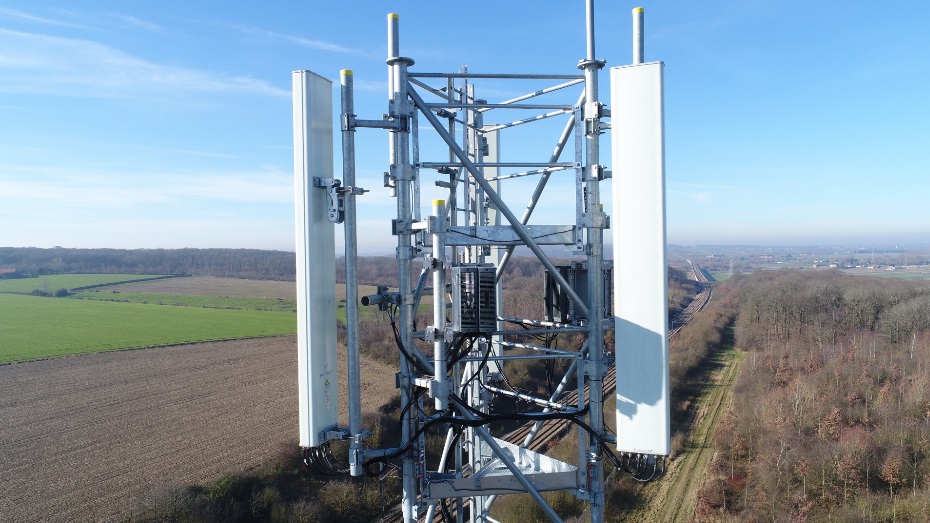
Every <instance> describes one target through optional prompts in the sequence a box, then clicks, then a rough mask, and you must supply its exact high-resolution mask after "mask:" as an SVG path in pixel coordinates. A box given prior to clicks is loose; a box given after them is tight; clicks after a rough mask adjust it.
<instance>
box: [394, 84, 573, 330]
mask: <svg viewBox="0 0 930 523" xmlns="http://www.w3.org/2000/svg"><path fill="white" fill-rule="evenodd" d="M407 94H408V95H409V96H410V98H411V99H412V100H413V103H414V104H416V106H417V108H419V109H420V112H421V113H423V116H425V117H426V119H427V120H428V121H429V123H430V124H431V125H432V126H433V128H434V129H436V132H437V133H439V136H440V137H441V138H442V139H443V141H445V142H446V145H448V146H449V148H450V149H451V150H452V151H453V152H454V153H455V155H456V156H458V158H459V160H461V161H462V163H463V164H464V166H465V168H466V169H468V172H470V173H471V175H472V178H474V180H475V182H477V183H478V185H480V186H481V188H482V189H484V192H485V194H487V196H488V198H490V199H491V201H492V202H494V205H496V206H497V209H498V210H499V211H500V212H501V214H503V215H504V217H505V218H507V221H508V222H510V225H512V226H513V230H514V232H516V234H517V236H519V237H520V239H521V240H523V242H524V243H525V244H526V246H527V247H529V249H530V250H531V251H533V254H535V255H536V257H537V258H538V259H539V261H540V263H542V264H543V266H545V267H546V268H547V269H549V272H550V274H551V275H552V277H553V279H555V280H556V282H557V283H558V284H559V285H561V286H562V288H563V289H565V291H566V293H567V294H568V297H569V298H570V299H571V300H572V301H573V302H575V306H576V307H578V309H579V310H580V311H581V312H582V313H584V314H585V316H587V315H588V306H587V305H586V304H585V303H584V301H582V299H581V298H580V297H579V296H578V294H577V293H576V292H575V290H574V289H572V288H571V286H570V285H568V282H567V281H565V278H563V277H562V275H561V274H559V271H558V270H557V269H556V268H555V265H553V264H552V261H551V260H549V257H548V256H546V254H545V253H544V252H543V251H542V249H540V248H539V245H537V244H536V242H535V241H534V240H533V238H532V237H530V235H529V233H528V232H526V228H525V227H523V224H522V223H520V221H519V220H517V217H516V216H514V215H513V213H512V212H511V211H510V209H509V208H508V207H507V205H506V204H505V203H504V201H503V200H501V198H500V196H498V194H497V192H495V191H494V189H493V188H492V187H491V184H490V183H488V181H487V180H485V179H484V176H482V175H481V172H480V171H479V170H478V168H477V167H475V165H474V164H473V163H472V162H471V160H469V159H468V155H467V154H465V152H464V151H462V148H461V147H459V146H458V144H457V143H455V139H454V138H452V137H451V136H449V133H447V132H446V130H445V128H443V126H442V124H441V123H440V122H439V119H438V118H436V115H435V114H433V112H432V111H430V110H429V107H427V105H426V103H425V102H423V99H422V98H420V95H419V94H417V92H416V89H414V88H413V86H412V85H407Z"/></svg>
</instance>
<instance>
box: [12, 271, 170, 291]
mask: <svg viewBox="0 0 930 523" xmlns="http://www.w3.org/2000/svg"><path fill="white" fill-rule="evenodd" d="M163 277H164V276H158V275H148V274H52V275H49V276H39V277H36V278H18V279H11V280H0V292H11V293H15V294H31V293H32V291H34V290H36V289H38V290H41V291H43V292H48V293H53V292H55V291H56V290H58V289H76V288H78V287H88V286H90V285H103V284H109V283H119V282H125V281H136V280H146V279H152V278H163Z"/></svg>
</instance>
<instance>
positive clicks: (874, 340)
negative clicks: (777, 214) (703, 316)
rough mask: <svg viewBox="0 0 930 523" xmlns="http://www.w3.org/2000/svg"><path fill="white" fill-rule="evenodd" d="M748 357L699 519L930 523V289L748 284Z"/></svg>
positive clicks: (773, 278)
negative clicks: (903, 522) (915, 522)
mask: <svg viewBox="0 0 930 523" xmlns="http://www.w3.org/2000/svg"><path fill="white" fill-rule="evenodd" d="M741 280H742V281H740V282H739V283H740V285H741V293H740V306H739V315H738V318H737V321H736V342H737V346H738V347H739V348H741V349H743V350H745V351H747V354H746V356H745V358H744V360H743V362H742V364H741V371H740V376H739V378H738V380H737V383H736V385H735V390H734V394H733V398H734V399H733V408H732V411H731V413H730V414H729V417H728V418H727V419H726V420H725V421H724V423H722V424H721V425H720V426H719V428H718V431H717V434H716V439H715V446H716V457H715V460H714V463H713V465H712V473H711V476H710V478H709V479H708V480H707V481H706V482H705V484H704V486H703V488H702V490H701V492H700V494H699V506H698V517H700V518H703V519H711V518H719V519H722V520H725V521H737V520H740V521H763V520H764V521H786V522H787V521H808V520H816V521H823V520H828V519H833V520H836V521H927V520H930V460H928V458H930V391H928V386H930V321H928V315H930V286H928V285H926V284H921V283H915V282H905V281H891V280H879V279H872V278H863V277H852V276H844V275H841V274H839V273H823V272H813V273H812V272H811V271H778V272H774V273H772V272H766V273H757V274H754V275H752V276H750V277H746V278H744V279H741Z"/></svg>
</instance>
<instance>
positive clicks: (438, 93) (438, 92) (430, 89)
mask: <svg viewBox="0 0 930 523" xmlns="http://www.w3.org/2000/svg"><path fill="white" fill-rule="evenodd" d="M407 77H408V79H409V80H410V83H412V84H415V85H419V86H420V87H422V88H423V89H424V90H426V91H428V92H430V93H432V94H434V95H436V96H438V97H440V98H442V99H443V100H445V99H446V93H444V92H442V91H441V90H439V89H436V88H435V87H432V86H430V85H428V84H426V83H425V82H421V81H419V80H417V79H415V78H410V75H409V74H408V75H407Z"/></svg>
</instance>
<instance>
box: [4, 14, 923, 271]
mask: <svg viewBox="0 0 930 523" xmlns="http://www.w3.org/2000/svg"><path fill="white" fill-rule="evenodd" d="M460 5H462V4H460V3H451V2H450V3H433V2H431V3H426V2H404V1H401V2H393V3H387V2H375V1H363V2H353V1H346V2H288V1H281V2H273V3H263V4H262V5H259V3H257V2H220V1H204V2H179V1H175V0H166V1H162V2H157V3H156V2H141V1H131V2H114V1H93V0H85V1H82V2H71V1H54V0H52V1H43V2H34V1H18V0H8V1H7V2H4V5H3V6H2V7H0V224H2V227H0V245H3V246H37V247H50V246H54V245H61V246H65V247H117V248H158V247H165V248H175V247H236V248H262V249H281V250H293V249H294V240H293V189H292V187H293V151H292V136H291V132H292V123H291V97H290V96H291V95H290V85H291V71H293V70H297V69H310V70H313V71H315V72H317V73H319V74H321V75H323V76H326V77H328V78H330V79H332V80H334V82H335V83H338V75H339V70H340V69H344V68H347V69H352V70H354V71H355V76H354V77H355V82H356V96H357V101H356V113H357V114H358V115H359V117H360V118H369V119H372V118H378V117H380V115H381V114H382V113H384V112H386V111H387V108H386V94H385V93H386V85H387V84H386V75H387V69H386V67H385V65H384V58H385V56H386V14H387V13H388V12H392V11H394V12H398V13H400V17H401V18H400V21H401V50H402V54H403V55H405V56H409V57H412V58H414V59H415V60H416V65H415V66H414V67H413V68H412V69H411V70H412V71H421V72H448V71H457V70H458V69H459V68H461V67H462V66H463V65H465V64H467V65H468V67H469V70H471V71H479V72H511V71H512V72H524V73H575V72H577V69H576V68H575V64H576V63H577V61H578V59H580V58H582V57H583V54H584V3H583V2H582V1H580V0H578V1H574V2H567V1H560V2H556V1H540V2H533V3H529V2H487V1H483V0H476V1H474V2H471V4H470V5H472V6H473V7H472V8H471V9H469V11H468V12H465V13H463V12H460V8H459V7H458V6H460ZM636 5H639V4H637V3H633V2H625V1H624V2H620V1H600V2H597V3H596V13H597V36H598V41H597V45H598V51H597V54H598V57H599V58H602V59H606V60H607V62H608V67H610V66H614V65H623V64H626V63H629V61H630V54H631V51H630V11H631V9H632V8H633V7H635V6H636ZM642 5H644V7H645V8H646V60H647V61H659V60H661V61H663V62H665V65H666V67H665V79H666V170H667V190H668V193H667V194H668V197H667V205H668V239H669V242H671V243H677V244H780V245H785V244H854V245H856V244H861V245H875V244H889V243H890V244H894V243H906V242H917V243H924V244H926V243H928V242H930V211H928V203H927V202H928V200H930V100H928V96H930V2H926V1H922V0H921V1H909V2H895V3H887V4H880V3H866V2H849V1H824V2H794V1H703V2H697V1H692V2H663V3H655V5H653V4H652V3H645V4H642ZM529 6H531V7H529ZM601 86H602V87H601V89H602V99H604V100H605V101H606V100H608V99H609V98H608V96H607V92H608V87H607V86H608V75H607V73H606V71H605V72H604V73H603V74H602V75H601ZM535 88H536V87H531V88H528V89H527V90H528V91H529V90H534V89H535ZM566 91H569V90H566ZM521 92H522V91H521ZM482 93H484V96H485V97H486V98H488V99H489V100H492V101H494V100H502V99H506V98H507V97H508V96H510V95H511V94H520V92H517V91H513V90H512V87H502V86H499V85H494V84H490V85H488V86H487V87H486V90H484V91H482ZM566 96H568V98H569V99H571V101H574V98H575V97H576V96H577V92H576V91H572V92H570V93H567V95H566ZM334 102H335V105H336V106H337V107H338V97H337V98H336V99H335V100H334ZM555 103H560V102H555ZM508 116H510V115H504V116H503V117H502V118H507V117H508ZM495 121H503V120H499V119H495ZM422 125H424V122H421V126H422ZM554 125H555V127H560V126H561V125H562V123H561V121H559V122H555V123H554ZM540 132H543V131H540ZM556 132H557V131H556ZM357 134H358V140H359V151H360V153H359V154H360V160H359V165H358V167H359V185H361V186H362V187H365V188H368V189H371V190H372V192H371V193H369V194H368V195H365V196H364V197H363V199H362V200H361V201H360V206H363V207H364V209H365V210H364V213H363V215H362V216H361V218H362V220H363V223H364V226H363V228H362V230H363V238H362V242H363V246H362V250H363V252H368V253H374V252H389V251H390V250H392V249H391V244H392V240H391V238H390V237H389V224H390V221H389V220H390V217H391V214H392V209H393V206H394V202H393V200H392V199H390V198H389V197H388V196H387V194H386V193H385V189H383V188H382V187H381V185H382V183H381V172H382V171H384V170H386V164H387V163H388V159H387V136H386V133H383V132H380V131H373V130H361V131H359V132H358V133H357ZM556 137H557V136H555V135H551V134H546V135H545V136H540V137H536V136H534V135H525V137H524V138H516V140H515V141H513V142H510V143H508V142H506V141H505V142H504V143H503V144H502V150H503V151H504V152H503V155H504V159H505V160H506V159H513V160H516V159H517V158H516V157H515V156H510V155H512V154H514V151H515V150H516V149H519V150H520V151H527V152H533V151H535V149H534V146H538V147H537V148H538V149H539V150H540V151H542V154H541V156H542V158H540V159H541V160H545V159H546V158H545V156H548V154H547V153H548V151H551V149H552V146H553V145H554V142H555V138H556ZM536 138H538V139H536ZM521 140H522V141H521ZM335 143H336V147H337V149H338V146H339V145H338V144H339V139H338V137H337V138H336V141H335ZM429 143H430V142H428V141H427V143H426V146H425V149H424V160H428V159H441V158H444V156H445V153H438V154H434V155H430V154H429V153H430V152H431V151H434V150H438V149H434V148H431V146H430V145H429ZM602 143H603V144H604V146H603V149H604V150H605V151H608V150H609V140H606V139H605V140H604V141H603V142H602ZM508 146H509V147H510V148H509V149H508ZM508 151H509V152H508ZM533 154H535V152H533ZM607 156H608V157H607V158H605V159H604V160H603V163H606V164H608V165H609V164H610V162H609V155H607ZM536 157H539V156H536ZM524 159H525V158H524ZM336 168H337V170H338V169H339V159H338V158H337V164H336ZM430 183H431V182H430ZM521 183H522V185H521V184H515V185H514V186H513V187H510V188H505V191H504V197H505V199H507V201H508V203H510V204H511V205H512V208H514V209H515V210H516V211H517V214H518V215H519V214H520V210H521V209H522V207H523V205H524V204H525V201H526V198H527V195H526V193H524V192H521V191H525V190H526V188H527V187H529V185H527V184H529V183H532V182H530V181H527V182H521ZM555 187H556V194H555V195H554V196H550V197H548V198H549V199H547V200H544V202H545V209H544V211H543V212H541V213H540V220H539V223H545V222H547V221H548V222H550V223H551V222H552V220H557V219H558V218H559V216H560V215H559V213H558V209H557V208H558V207H559V202H560V200H559V196H558V189H557V188H558V186H557V185H556V186H555ZM605 190H606V192H605V194H609V189H607V188H605ZM508 191H509V192H508ZM424 199H425V198H424ZM427 201H428V200H427ZM569 205H571V204H569ZM608 211H609V206H608ZM547 218H549V219H548V220H547Z"/></svg>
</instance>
